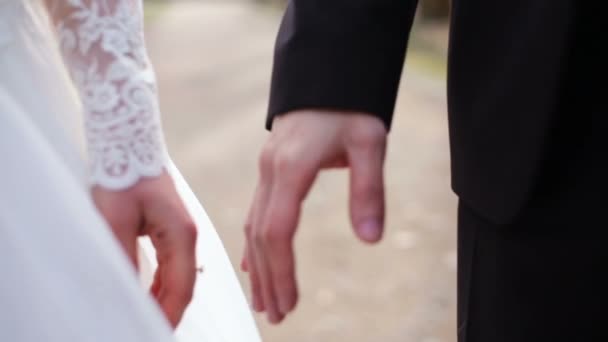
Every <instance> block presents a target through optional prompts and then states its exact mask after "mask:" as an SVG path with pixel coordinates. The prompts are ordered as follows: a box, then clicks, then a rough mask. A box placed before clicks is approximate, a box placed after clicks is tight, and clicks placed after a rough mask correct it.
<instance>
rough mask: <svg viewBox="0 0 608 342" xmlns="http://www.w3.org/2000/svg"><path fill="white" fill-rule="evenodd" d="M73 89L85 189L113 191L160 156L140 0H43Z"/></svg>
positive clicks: (159, 164)
mask: <svg viewBox="0 0 608 342" xmlns="http://www.w3.org/2000/svg"><path fill="white" fill-rule="evenodd" d="M47 3H48V5H49V9H50V13H51V18H52V20H53V22H54V23H55V25H56V27H57V33H58V37H59V41H60V44H61V50H62V53H63V56H64V59H65V61H66V65H67V66H68V69H69V70H70V73H71V75H72V78H73V80H74V82H75V84H76V87H77V88H78V90H79V93H80V96H81V99H82V103H83V107H84V111H85V123H86V135H87V141H88V150H89V157H90V162H91V177H92V182H93V184H96V185H100V186H102V187H104V188H109V189H114V190H121V189H125V188H128V187H130V186H131V185H133V184H134V183H136V182H137V181H138V180H139V179H140V178H141V177H153V176H158V175H159V174H160V173H161V172H162V171H163V169H164V168H165V166H166V165H167V161H168V157H167V152H166V146H165V143H164V138H163V134H162V127H161V120H160V110H159V105H158V97H157V92H156V81H155V75H154V70H153V69H152V66H151V64H150V62H149V60H148V56H147V52H146V49H145V44H144V38H143V13H142V12H143V4H142V2H141V0H47Z"/></svg>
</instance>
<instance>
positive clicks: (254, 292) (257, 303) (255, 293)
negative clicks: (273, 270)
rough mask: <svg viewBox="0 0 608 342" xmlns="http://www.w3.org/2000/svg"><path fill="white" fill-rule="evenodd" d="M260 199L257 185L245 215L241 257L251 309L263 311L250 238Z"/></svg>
mask: <svg viewBox="0 0 608 342" xmlns="http://www.w3.org/2000/svg"><path fill="white" fill-rule="evenodd" d="M259 201H261V198H260V191H259V187H258V190H256V192H255V195H254V197H253V203H252V204H251V208H250V210H249V214H248V216H247V221H246V222H245V237H246V240H247V241H246V244H245V255H244V256H243V258H245V259H246V264H247V270H248V271H249V282H250V284H251V300H252V306H253V310H255V311H256V312H262V311H264V300H263V298H262V288H261V285H260V278H259V275H258V270H257V267H256V261H255V253H254V250H253V248H252V246H253V238H252V230H253V217H254V215H255V213H256V210H257V203H258V202H259Z"/></svg>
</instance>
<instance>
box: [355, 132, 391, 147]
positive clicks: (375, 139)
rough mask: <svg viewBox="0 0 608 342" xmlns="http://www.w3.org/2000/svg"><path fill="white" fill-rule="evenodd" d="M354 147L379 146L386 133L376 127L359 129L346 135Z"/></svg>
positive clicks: (383, 140)
mask: <svg viewBox="0 0 608 342" xmlns="http://www.w3.org/2000/svg"><path fill="white" fill-rule="evenodd" d="M348 138H349V139H348V140H349V142H350V144H351V145H352V146H353V147H355V148H371V147H377V146H381V145H383V144H384V143H385V141H386V133H385V132H383V131H382V130H378V129H359V130H356V131H353V133H352V134H350V135H349V137H348Z"/></svg>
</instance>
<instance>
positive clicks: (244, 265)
mask: <svg viewBox="0 0 608 342" xmlns="http://www.w3.org/2000/svg"><path fill="white" fill-rule="evenodd" d="M247 245H248V243H247V242H245V248H244V252H243V256H242V257H241V270H242V271H243V272H249V264H248V263H247V253H248V249H249V247H247Z"/></svg>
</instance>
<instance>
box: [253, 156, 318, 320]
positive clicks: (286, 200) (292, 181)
mask: <svg viewBox="0 0 608 342" xmlns="http://www.w3.org/2000/svg"><path fill="white" fill-rule="evenodd" d="M295 155H296V156H300V155H301V154H298V153H296V154H295ZM318 168H319V166H318V165H317V164H315V163H314V162H311V161H308V160H306V159H304V158H301V159H298V160H295V159H287V160H285V159H279V160H277V161H276V162H275V169H274V183H273V187H272V192H271V196H270V200H269V204H268V209H267V210H266V213H265V217H264V221H263V225H262V226H263V227H264V232H263V236H264V241H265V242H264V247H265V248H264V254H265V257H264V259H265V260H267V263H268V266H269V273H270V275H271V277H272V279H271V280H272V286H271V288H272V289H273V290H274V294H273V296H274V297H275V298H276V300H277V304H278V308H279V312H280V313H281V315H283V316H285V315H286V314H288V313H289V312H291V311H292V310H293V309H294V307H295V306H296V303H297V300H298V290H297V284H296V276H295V258H294V251H293V237H294V234H295V232H296V229H297V225H298V222H299V218H300V211H301V203H302V201H303V200H304V198H305V197H306V195H307V193H308V191H309V190H310V187H311V186H312V184H313V182H314V179H315V178H316V175H317V173H318Z"/></svg>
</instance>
